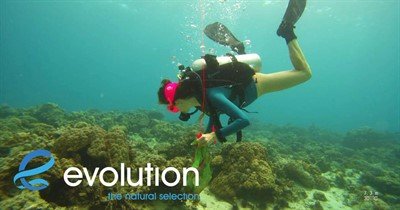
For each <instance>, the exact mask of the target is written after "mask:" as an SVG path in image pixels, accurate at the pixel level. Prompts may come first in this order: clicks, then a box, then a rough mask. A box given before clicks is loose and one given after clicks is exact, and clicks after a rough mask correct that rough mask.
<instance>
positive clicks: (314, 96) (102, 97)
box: [0, 0, 400, 131]
mask: <svg viewBox="0 0 400 210" xmlns="http://www.w3.org/2000/svg"><path fill="white" fill-rule="evenodd" d="M286 5H287V1H229V0H226V1H183V0H182V1H151V2H150V1H149V2H147V1H133V2H126V1H93V2H91V1H90V2H86V1H81V2H80V1H61V2H53V1H8V0H6V1H1V3H0V9H1V10H0V21H1V22H0V26H1V36H0V58H1V63H0V103H1V104H8V105H10V106H14V107H28V106H32V105H37V104H42V103H45V102H54V103H57V104H59V105H60V106H61V107H63V108H65V109H67V110H85V109H92V108H95V109H101V110H116V109H117V110H132V109H137V108H150V109H157V110H162V111H163V112H165V114H166V115H167V116H169V117H170V118H171V119H172V118H173V117H174V116H173V115H172V114H169V113H167V112H166V111H165V107H164V106H160V105H158V104H157V96H156V92H157V89H158V87H159V83H160V81H161V79H162V78H164V77H169V78H174V79H175V75H176V73H177V68H176V65H177V64H178V63H183V64H185V65H188V64H190V63H191V62H192V61H193V60H195V59H197V58H198V57H200V56H201V55H202V51H201V49H200V46H201V45H202V42H203V41H202V40H203V39H204V44H205V46H206V52H210V51H211V52H215V53H216V54H218V55H222V54H224V53H226V52H227V51H228V49H227V48H225V47H220V46H217V44H215V43H213V42H211V41H209V40H207V38H204V37H203V36H202V34H201V31H202V28H203V27H204V26H205V25H206V24H208V23H212V22H215V21H220V22H223V23H225V24H226V25H227V26H228V27H229V28H230V29H231V30H232V31H233V32H234V33H235V35H237V37H238V38H240V39H243V40H250V41H251V44H250V45H249V46H247V49H248V52H254V53H258V54H260V56H261V58H262V60H263V72H265V73H268V72H274V71H280V70H287V69H290V68H291V64H290V60H289V58H288V52H287V48H286V45H285V42H284V40H283V39H282V38H279V37H277V36H276V35H275V31H276V28H277V26H278V25H279V22H280V20H281V17H282V15H283V12H284V9H285V7H286ZM399 10H400V9H399V1H397V0H393V1H386V0H381V1H378V0H376V1H309V2H308V6H307V9H306V11H305V13H304V15H303V17H302V19H301V20H300V21H299V23H298V24H297V31H296V33H297V35H298V37H299V42H300V44H301V47H302V49H303V51H304V53H305V55H306V57H307V59H308V62H309V64H310V65H311V68H312V70H313V78H312V79H311V80H310V81H308V82H307V83H305V84H302V85H300V86H297V87H294V88H291V89H289V90H285V91H282V92H277V93H273V94H270V95H266V96H263V97H262V98H260V99H258V100H257V101H256V102H255V103H254V104H253V105H252V106H250V107H249V110H251V111H258V112H259V114H251V117H253V118H259V119H262V120H263V121H266V122H270V123H275V124H286V123H290V124H294V125H300V126H308V125H311V124H315V125H317V126H320V127H324V128H329V129H333V130H348V129H352V128H357V127H360V126H370V127H373V128H376V129H380V130H392V131H399V130H400V122H399V119H400V116H399V115H400V113H399V107H400V102H399V101H400V94H399V91H400V87H399V86H400V85H399V84H400V78H399V69H400V64H399V57H400V55H399V50H400V46H399V25H400V23H399V22H400V21H399ZM202 17H204V18H202Z"/></svg>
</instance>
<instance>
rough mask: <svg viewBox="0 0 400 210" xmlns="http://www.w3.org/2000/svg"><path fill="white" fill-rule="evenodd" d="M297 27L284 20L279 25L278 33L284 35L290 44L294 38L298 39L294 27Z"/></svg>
mask: <svg viewBox="0 0 400 210" xmlns="http://www.w3.org/2000/svg"><path fill="white" fill-rule="evenodd" d="M294 28H296V26H294V25H293V24H291V23H289V22H286V21H282V22H281V24H280V25H279V28H278V31H276V34H277V35H278V36H280V37H283V38H284V39H285V40H286V44H289V42H291V41H292V40H293V39H297V36H296V34H294V31H293V29H294Z"/></svg>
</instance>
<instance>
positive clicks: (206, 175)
mask: <svg viewBox="0 0 400 210" xmlns="http://www.w3.org/2000/svg"><path fill="white" fill-rule="evenodd" d="M192 167H194V168H197V170H198V171H199V175H200V180H199V186H195V179H194V178H195V177H194V174H193V173H190V174H189V175H188V176H189V177H188V184H187V190H186V191H189V192H192V193H200V192H201V191H203V189H204V188H205V187H207V185H208V183H209V182H210V181H211V178H212V169H211V155H210V151H209V148H208V146H207V145H204V146H201V147H200V146H198V145H196V151H195V155H194V163H193V165H192Z"/></svg>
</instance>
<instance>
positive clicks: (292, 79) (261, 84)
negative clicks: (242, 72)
mask: <svg viewBox="0 0 400 210" xmlns="http://www.w3.org/2000/svg"><path fill="white" fill-rule="evenodd" d="M288 48H289V55H290V61H291V62H292V65H293V67H294V69H293V70H289V71H280V72H275V73H270V74H262V73H256V75H255V77H256V78H257V83H256V85H257V92H258V96H261V95H263V94H265V93H270V92H275V91H279V90H284V89H287V88H290V87H293V86H295V85H298V84H300V83H303V82H305V81H307V80H309V79H310V78H311V75H312V72H311V69H310V66H309V65H308V63H307V60H306V58H305V56H304V54H303V52H302V51H301V48H300V45H299V43H298V42H297V39H293V40H292V41H290V42H289V44H288Z"/></svg>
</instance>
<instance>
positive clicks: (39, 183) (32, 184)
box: [14, 149, 55, 191]
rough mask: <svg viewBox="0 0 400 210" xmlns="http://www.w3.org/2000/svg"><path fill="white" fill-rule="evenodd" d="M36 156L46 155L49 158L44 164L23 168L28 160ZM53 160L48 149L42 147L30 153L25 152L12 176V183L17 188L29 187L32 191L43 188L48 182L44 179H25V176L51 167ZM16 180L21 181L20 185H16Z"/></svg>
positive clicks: (39, 172)
mask: <svg viewBox="0 0 400 210" xmlns="http://www.w3.org/2000/svg"><path fill="white" fill-rule="evenodd" d="M36 157H46V158H50V160H49V161H48V162H47V163H46V164H44V165H42V166H40V167H37V168H33V169H28V170H25V168H26V166H27V165H28V163H29V161H31V160H32V159H33V158H36ZM54 162H55V161H54V158H53V156H52V155H51V153H50V151H47V150H43V149H39V150H35V151H32V152H31V153H29V154H27V155H26V156H25V157H24V159H22V162H21V164H20V165H19V169H18V173H17V174H16V175H15V176H14V184H15V185H16V186H17V187H18V188H19V189H25V188H26V189H29V190H32V191H36V190H43V189H45V188H46V187H47V186H49V183H48V182H47V181H46V180H44V179H32V180H31V181H27V180H26V179H25V178H26V177H30V176H34V175H37V174H41V173H43V172H46V171H47V170H49V169H50V168H51V167H53V165H54ZM18 180H19V181H20V182H21V184H22V185H17V181H18Z"/></svg>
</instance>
